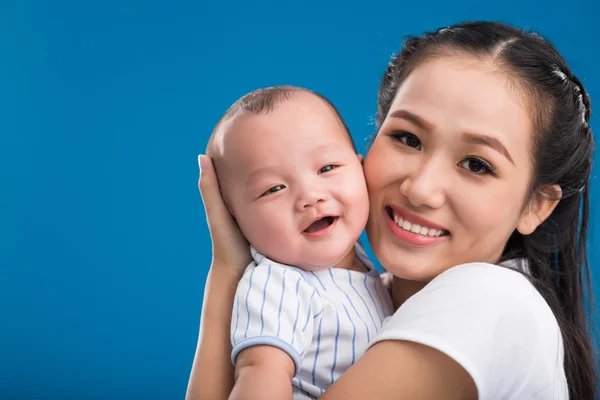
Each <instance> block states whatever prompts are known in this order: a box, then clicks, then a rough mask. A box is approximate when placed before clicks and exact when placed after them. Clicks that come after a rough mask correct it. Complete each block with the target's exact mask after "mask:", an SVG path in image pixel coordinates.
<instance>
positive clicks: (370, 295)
mask: <svg viewBox="0 0 600 400" xmlns="http://www.w3.org/2000/svg"><path fill="white" fill-rule="evenodd" d="M368 278H369V276H368V275H365V289H367V293H369V297H370V298H371V301H372V302H373V305H374V306H375V311H377V316H378V317H379V323H380V324H381V321H383V317H382V316H381V313H380V312H379V308H378V307H377V303H376V302H375V299H374V298H373V295H372V294H371V291H370V290H369V287H368V286H367V279H368ZM377 279H379V278H377ZM375 291H376V292H377V287H375ZM380 304H381V301H380ZM381 307H382V310H383V304H381Z"/></svg>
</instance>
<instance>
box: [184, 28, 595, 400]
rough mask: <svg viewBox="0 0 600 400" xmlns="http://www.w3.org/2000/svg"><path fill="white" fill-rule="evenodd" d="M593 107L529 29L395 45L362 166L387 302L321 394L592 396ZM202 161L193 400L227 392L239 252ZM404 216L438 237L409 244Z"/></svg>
mask: <svg viewBox="0 0 600 400" xmlns="http://www.w3.org/2000/svg"><path fill="white" fill-rule="evenodd" d="M590 114H591V109H590V102H589V97H588V95H587V93H586V92H585V89H584V88H583V86H582V84H581V82H580V81H579V80H578V79H577V78H576V77H575V76H574V75H573V74H572V73H571V71H570V69H569V67H568V66H567V64H566V62H565V61H564V60H563V59H562V57H561V56H560V55H559V54H558V52H557V51H556V50H555V49H554V48H553V47H552V46H551V45H550V44H549V43H548V42H546V41H545V40H544V39H542V38H541V37H539V36H537V35H534V34H529V33H526V32H524V31H521V30H518V29H515V28H512V27H509V26H505V25H501V24H496V23H487V22H476V23H466V24H461V25H456V26H453V27H449V28H444V29H440V30H438V31H436V32H433V33H428V34H425V35H424V36H421V37H412V38H410V39H409V40H408V41H407V43H406V44H405V45H404V47H403V49H402V51H401V52H400V53H399V54H398V55H397V56H396V57H395V58H394V59H393V60H392V62H391V63H390V64H389V66H388V68H387V70H386V72H385V75H384V77H383V80H382V82H381V87H380V90H379V99H378V110H377V124H378V128H379V130H378V133H377V135H376V137H375V138H374V141H373V144H372V146H371V148H370V150H369V153H368V155H367V157H366V159H365V161H364V171H365V177H366V180H367V185H368V188H369V196H370V203H371V205H370V215H369V223H368V225H367V233H368V237H369V241H370V243H371V245H372V248H373V252H374V253H375V255H376V257H377V258H378V260H379V261H380V262H381V264H382V265H383V266H384V267H385V268H386V269H387V270H388V271H389V272H391V273H392V274H393V275H394V279H393V282H392V285H391V291H392V296H393V299H394V304H395V306H396V307H397V311H396V313H395V314H394V316H393V317H391V318H390V319H389V320H388V321H387V322H386V324H385V326H384V327H383V329H382V331H381V332H380V333H379V334H378V336H377V337H376V338H375V340H374V341H373V343H372V345H371V348H370V349H369V350H368V351H367V352H366V354H365V355H364V356H363V357H362V358H361V359H360V360H358V362H357V363H356V364H355V365H354V366H353V367H352V368H350V369H349V370H348V371H347V372H346V373H345V374H344V375H343V376H342V377H341V378H340V379H339V380H338V381H336V382H335V383H334V384H333V385H332V386H331V388H330V389H329V390H328V391H327V392H326V393H325V394H324V396H323V397H322V398H323V399H364V398H373V399H387V398H390V399H392V398H410V399H413V398H420V399H440V398H444V399H476V398H479V399H500V398H507V399H508V398H513V399H521V398H527V399H529V398H540V399H542V398H543V399H546V398H560V399H565V398H571V399H593V398H594V395H595V393H596V388H597V381H596V376H595V369H594V360H593V358H592V345H591V340H590V335H589V331H588V324H587V320H586V313H585V295H586V293H587V294H589V293H591V288H590V287H589V267H588V263H587V255H586V233H587V224H588V214H589V176H590V172H591V164H592V148H593V137H592V132H591V129H590V126H589V118H590ZM210 165H211V163H210V160H207V159H203V160H202V165H201V167H202V174H201V181H200V189H201V192H202V196H203V199H204V203H205V207H206V212H207V218H208V222H209V226H210V230H211V237H212V240H213V257H214V258H213V264H212V266H211V270H210V273H209V277H208V281H207V286H206V292H205V301H204V305H203V313H202V319H203V320H202V324H201V334H200V339H199V344H198V349H197V353H196V359H195V361H194V367H193V370H192V375H191V378H190V385H189V388H188V397H189V398H202V399H204V398H206V399H208V398H210V399H217V398H227V397H228V395H229V391H230V390H231V386H232V382H233V371H232V367H231V365H230V362H229V352H230V351H231V348H230V344H229V321H230V317H231V309H232V304H231V302H232V299H233V293H234V291H235V287H236V284H237V281H238V279H239V276H240V275H241V273H242V272H243V270H244V268H245V266H246V265H247V262H248V260H249V255H248V251H247V243H245V240H244V238H243V237H242V236H241V234H240V233H239V231H238V230H237V228H236V226H235V223H234V221H233V220H232V219H231V217H230V216H229V214H228V213H227V211H226V208H225V207H224V206H223V203H222V200H221V198H220V196H219V193H218V190H217V189H218V186H217V183H216V179H215V177H214V173H213V170H212V168H211V167H210ZM412 224H419V225H420V226H425V227H433V228H435V229H439V230H443V231H444V234H443V235H442V236H441V237H440V240H438V241H434V242H433V243H431V242H430V241H429V242H427V243H421V242H419V240H418V239H416V238H415V236H411V235H412V234H411V233H410V232H409V230H410V226H411V225H412ZM586 285H587V286H586ZM586 290H587V292H586Z"/></svg>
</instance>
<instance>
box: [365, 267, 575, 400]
mask: <svg viewBox="0 0 600 400" xmlns="http://www.w3.org/2000/svg"><path fill="white" fill-rule="evenodd" d="M517 269H518V268H514V266H511V265H509V266H506V265H504V266H499V265H493V264H487V263H471V264H464V265H460V266H457V267H453V268H451V269H449V270H448V271H446V272H444V273H442V274H440V275H439V276H438V277H436V278H435V279H433V280H432V281H431V282H430V283H428V284H427V285H426V286H425V287H424V288H423V289H422V290H421V291H419V292H418V293H417V294H415V295H414V296H412V297H411V298H409V299H408V300H407V301H406V302H405V303H404V304H403V305H402V306H401V307H400V308H399V309H398V310H397V311H396V313H395V314H394V315H393V316H392V317H390V318H389V319H388V320H386V322H385V324H384V326H383V328H382V330H381V331H380V332H379V335H378V336H377V338H376V339H375V340H374V341H373V343H376V342H379V341H382V340H406V341H412V342H417V343H420V344H424V345H427V346H429V347H432V348H435V349H437V350H439V351H441V352H442V353H444V354H446V355H448V356H449V357H451V358H452V359H454V360H455V361H456V362H458V363H459V364H460V365H461V366H462V367H463V368H464V369H465V370H466V371H467V372H468V373H469V375H471V377H472V378H473V380H474V381H475V383H476V385H477V387H478V391H479V393H480V398H488V396H487V395H489V394H493V393H496V394H498V393H503V394H505V395H509V394H513V395H514V394H519V395H524V394H525V393H529V390H543V388H544V387H546V386H547V387H550V388H553V389H555V390H559V391H560V390H562V389H561V388H564V384H565V380H564V378H560V376H561V375H562V376H563V377H564V372H561V371H563V370H562V360H563V352H564V349H563V344H562V337H561V334H560V329H559V326H558V323H557V321H556V318H555V317H554V314H553V313H552V310H551V309H550V307H549V306H548V304H547V303H546V301H545V300H544V299H543V297H542V296H541V295H540V294H539V292H538V291H537V290H536V288H535V287H534V286H533V284H532V283H531V282H530V280H529V279H528V278H527V276H526V271H518V270H517ZM522 272H525V273H522ZM553 373H556V374H557V375H556V376H554V375H553ZM555 378H559V379H555ZM553 379H555V381H553ZM552 382H554V384H553V383H552ZM553 385H558V386H559V388H558V389H556V388H554V386H553ZM486 394H487V395H486ZM491 398H494V397H493V396H492V397H491ZM506 398H511V397H510V396H506ZM519 398H521V397H519Z"/></svg>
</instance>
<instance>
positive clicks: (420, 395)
mask: <svg viewBox="0 0 600 400" xmlns="http://www.w3.org/2000/svg"><path fill="white" fill-rule="evenodd" d="M320 399H322V400H338V399H339V400H342V399H343V400H353V399H356V400H359V399H379V400H387V399H389V400H392V399H393V400H399V399H411V400H413V399H423V400H425V399H431V400H434V399H435V400H438V399H444V400H446V399H447V400H453V399H456V400H459V399H460V400H469V399H477V389H476V387H475V383H474V382H473V379H471V377H470V376H469V374H468V373H467V371H465V370H464V369H463V368H462V367H461V366H460V365H459V364H458V363H457V362H455V361H454V360H452V359H451V358H450V357H448V356H447V355H445V354H443V353H442V352H440V351H438V350H435V349H433V348H431V347H427V346H424V345H421V344H418V343H414V342H407V341H392V340H388V341H383V342H380V343H377V344H375V345H374V346H373V347H372V348H371V349H369V350H368V351H367V352H366V353H365V354H364V355H363V356H362V357H361V358H360V359H359V360H358V361H357V363H356V364H354V365H353V366H352V367H351V368H350V369H349V370H348V371H346V373H344V374H343V375H342V376H341V377H340V378H339V379H338V380H337V381H336V382H335V383H334V384H333V385H332V386H331V387H330V388H329V389H328V390H327V391H326V392H325V394H324V395H323V396H321V397H320Z"/></svg>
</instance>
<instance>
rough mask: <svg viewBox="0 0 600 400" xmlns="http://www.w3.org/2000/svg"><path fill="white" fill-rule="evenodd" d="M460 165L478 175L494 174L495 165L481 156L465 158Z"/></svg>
mask: <svg viewBox="0 0 600 400" xmlns="http://www.w3.org/2000/svg"><path fill="white" fill-rule="evenodd" d="M458 165H459V166H460V167H462V168H464V169H466V170H467V171H469V172H471V173H473V174H476V175H487V174H490V175H494V167H492V165H491V164H490V163H488V162H487V161H484V160H482V159H481V158H474V157H470V158H465V159H464V160H462V161H461V162H460V164H458Z"/></svg>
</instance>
